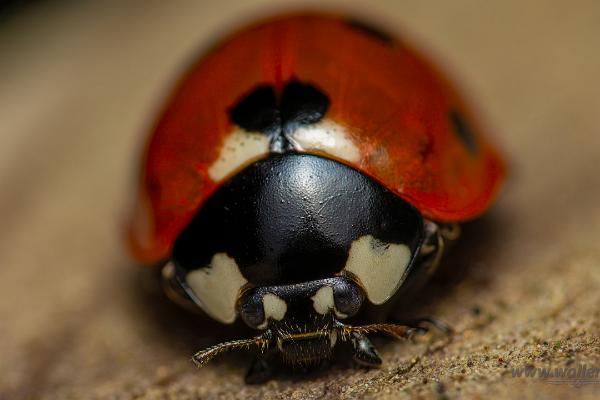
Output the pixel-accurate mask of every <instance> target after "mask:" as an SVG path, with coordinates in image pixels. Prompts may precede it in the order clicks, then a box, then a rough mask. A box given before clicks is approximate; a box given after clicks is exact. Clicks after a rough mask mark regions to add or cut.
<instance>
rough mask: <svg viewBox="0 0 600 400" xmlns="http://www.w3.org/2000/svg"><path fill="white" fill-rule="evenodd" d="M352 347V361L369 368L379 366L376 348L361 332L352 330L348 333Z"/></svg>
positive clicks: (379, 360)
mask: <svg viewBox="0 0 600 400" xmlns="http://www.w3.org/2000/svg"><path fill="white" fill-rule="evenodd" d="M350 340H351V341H352V347H353V348H354V361H356V362H357V363H358V364H360V365H363V366H365V367H369V368H376V367H379V366H380V365H381V363H382V361H381V357H379V353H377V349H376V348H375V346H373V343H371V341H370V340H369V338H367V337H366V336H365V335H363V334H362V333H358V332H352V333H351V334H350Z"/></svg>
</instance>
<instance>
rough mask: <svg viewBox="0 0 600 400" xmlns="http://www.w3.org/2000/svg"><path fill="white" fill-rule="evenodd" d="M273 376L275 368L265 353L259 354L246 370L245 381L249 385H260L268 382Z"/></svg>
mask: <svg viewBox="0 0 600 400" xmlns="http://www.w3.org/2000/svg"><path fill="white" fill-rule="evenodd" d="M272 376H273V368H272V367H271V365H270V364H269V361H268V359H267V358H266V356H265V355H258V356H256V358H255V359H254V361H252V364H250V367H249V368H248V372H246V377H245V379H244V380H245V382H246V383H247V384H248V385H258V384H261V383H265V382H267V381H268V380H269V379H271V377H272Z"/></svg>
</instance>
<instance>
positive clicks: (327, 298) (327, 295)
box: [310, 285, 347, 318]
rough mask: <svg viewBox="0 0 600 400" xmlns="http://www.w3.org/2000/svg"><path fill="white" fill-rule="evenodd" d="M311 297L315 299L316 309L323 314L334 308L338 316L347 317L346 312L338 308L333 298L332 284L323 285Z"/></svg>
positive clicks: (314, 305)
mask: <svg viewBox="0 0 600 400" xmlns="http://www.w3.org/2000/svg"><path fill="white" fill-rule="evenodd" d="M310 299H311V300H312V301H313V307H314V309H315V311H316V312H318V313H319V314H321V315H325V314H327V313H328V312H330V311H332V310H333V312H335V315H336V316H337V317H338V318H346V317H347V315H346V314H344V313H341V312H339V311H338V310H336V308H335V302H334V300H333V288H332V287H331V286H328V285H325V286H323V287H321V288H320V289H319V290H317V292H316V293H315V295H314V296H313V297H311V298H310Z"/></svg>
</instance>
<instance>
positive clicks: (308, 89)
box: [281, 81, 329, 131]
mask: <svg viewBox="0 0 600 400" xmlns="http://www.w3.org/2000/svg"><path fill="white" fill-rule="evenodd" d="M328 108H329V99H328V98H327V96H325V94H323V92H321V91H320V90H319V89H317V88H315V87H314V86H311V85H306V84H303V83H300V82H298V81H291V82H290V83H288V84H287V85H286V87H285V88H284V89H283V95H282V96H281V119H282V120H283V123H284V125H285V130H286V131H287V130H288V129H289V128H291V129H292V130H293V129H295V126H293V125H295V124H299V125H309V124H314V123H316V122H319V121H320V120H321V118H323V116H324V115H325V113H326V112H327V109H328Z"/></svg>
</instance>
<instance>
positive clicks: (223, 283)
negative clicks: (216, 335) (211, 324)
mask: <svg viewBox="0 0 600 400" xmlns="http://www.w3.org/2000/svg"><path fill="white" fill-rule="evenodd" d="M185 279H186V281H187V284H188V286H189V287H190V289H192V291H193V292H194V294H195V295H196V297H197V298H198V300H199V301H200V304H199V305H200V307H201V308H202V309H203V310H204V311H205V312H206V313H207V314H208V315H210V316H211V317H212V318H214V319H216V320H217V321H220V322H223V323H225V324H231V323H232V322H234V321H235V318H236V312H235V304H236V302H237V299H238V296H239V293H240V289H241V288H242V286H244V285H245V284H246V283H247V282H248V281H247V280H246V278H244V277H243V276H242V274H241V272H240V269H239V268H238V265H237V264H236V262H235V260H234V259H233V258H231V257H229V256H228V255H227V254H225V253H217V254H215V255H214V256H213V258H212V260H211V261H210V265H209V266H208V267H207V268H200V269H197V270H194V271H191V272H189V273H188V274H187V276H186V278H185Z"/></svg>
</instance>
